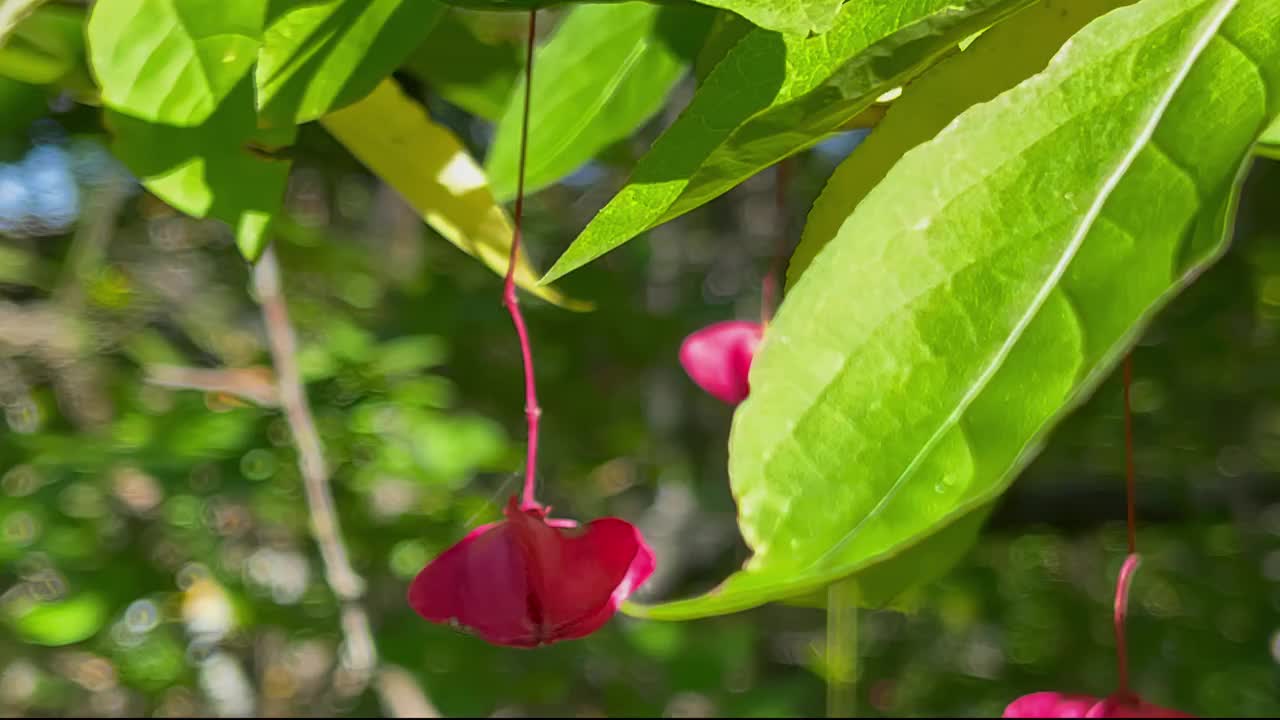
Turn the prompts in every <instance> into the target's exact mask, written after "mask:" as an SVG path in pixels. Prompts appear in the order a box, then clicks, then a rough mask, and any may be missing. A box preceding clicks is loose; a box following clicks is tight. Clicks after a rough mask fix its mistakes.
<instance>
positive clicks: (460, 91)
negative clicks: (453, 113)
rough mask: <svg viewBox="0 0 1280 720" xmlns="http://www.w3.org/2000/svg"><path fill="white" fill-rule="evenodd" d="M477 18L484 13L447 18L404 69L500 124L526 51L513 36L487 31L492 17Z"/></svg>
mask: <svg viewBox="0 0 1280 720" xmlns="http://www.w3.org/2000/svg"><path fill="white" fill-rule="evenodd" d="M477 15H482V14H481V13H466V12H465V11H461V10H453V11H451V12H447V13H445V14H444V16H443V17H441V18H440V21H439V22H437V23H436V25H435V28H434V29H432V31H431V34H430V35H428V36H427V39H426V41H424V42H423V43H422V45H421V46H419V48H418V49H417V50H416V51H415V52H414V53H413V55H412V56H410V58H409V60H408V62H407V63H406V64H405V67H406V69H407V70H409V71H410V72H412V73H413V74H415V75H417V76H418V77H419V78H421V79H422V80H424V81H425V82H426V83H427V85H428V86H429V87H430V88H431V91H432V92H434V93H436V94H438V95H440V96H441V97H443V98H444V99H445V100H448V101H449V102H451V103H453V104H454V105H457V106H458V107H460V108H462V109H463V110H466V111H467V112H470V113H473V114H475V115H478V116H480V117H482V118H485V119H488V120H497V119H498V118H499V117H501V116H502V113H503V111H504V110H505V109H506V107H507V99H508V98H510V97H511V91H512V88H514V87H515V84H516V81H517V78H518V77H519V75H520V72H521V71H522V70H524V51H523V50H522V47H521V46H522V43H518V42H514V41H512V39H511V37H510V36H509V34H504V33H492V32H484V30H485V27H486V26H487V25H489V24H492V23H486V22H484V21H488V20H493V19H495V16H494V15H493V14H489V15H486V16H484V17H475V16H477ZM496 17H502V16H496ZM539 66H541V64H540V65H539Z"/></svg>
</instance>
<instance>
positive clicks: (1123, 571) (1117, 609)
mask: <svg viewBox="0 0 1280 720" xmlns="http://www.w3.org/2000/svg"><path fill="white" fill-rule="evenodd" d="M1123 383H1124V460H1125V504H1126V521H1127V523H1128V529H1129V555H1128V557H1126V558H1125V559H1124V565H1122V566H1121V567H1120V577H1119V578H1117V579H1116V599H1115V605H1114V607H1113V610H1114V616H1113V618H1114V622H1115V631H1116V668H1117V676H1118V683H1117V684H1118V686H1119V688H1118V690H1117V694H1118V695H1122V696H1125V695H1128V694H1129V649H1128V644H1127V643H1126V642H1125V635H1124V621H1125V615H1126V614H1127V612H1128V608H1129V586H1130V585H1131V584H1132V583H1133V573H1134V572H1135V571H1136V570H1137V569H1138V563H1139V558H1138V516H1137V510H1136V509H1135V505H1136V501H1135V496H1136V494H1137V492H1136V486H1137V482H1136V476H1137V471H1136V469H1135V468H1134V461H1133V409H1132V407H1131V403H1130V392H1129V386H1130V385H1131V384H1132V383H1133V356H1132V355H1126V356H1125V358H1124V377H1123Z"/></svg>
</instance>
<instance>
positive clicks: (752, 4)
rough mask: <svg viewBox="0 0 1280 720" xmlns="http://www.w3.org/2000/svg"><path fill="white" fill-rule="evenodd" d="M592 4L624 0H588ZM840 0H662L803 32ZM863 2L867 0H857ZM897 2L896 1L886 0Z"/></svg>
mask: <svg viewBox="0 0 1280 720" xmlns="http://www.w3.org/2000/svg"><path fill="white" fill-rule="evenodd" d="M444 1H445V2H447V3H449V4H450V5H457V6H459V7H467V8H475V9H479V10H529V9H532V8H542V7H549V6H552V5H563V4H565V3H567V2H576V1H580V0H444ZM589 1H591V2H595V3H616V2H627V0H589ZM843 1H844V0H665V2H667V3H670V4H675V5H684V4H689V3H690V2H698V3H701V4H703V5H709V6H711V7H717V8H721V9H724V10H729V11H732V12H735V13H738V14H739V15H741V16H742V17H744V18H746V19H748V20H750V21H751V22H753V23H755V24H756V25H759V26H760V27H762V28H765V29H767V30H777V31H779V32H784V33H794V34H798V35H807V34H809V33H810V32H816V33H823V32H826V31H827V30H829V29H831V25H832V23H833V22H834V21H835V17H836V13H837V12H838V11H839V9H840V3H842V2H843ZM861 1H862V2H866V1H867V0H861ZM890 1H893V2H897V0H890Z"/></svg>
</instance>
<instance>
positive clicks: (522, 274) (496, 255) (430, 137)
mask: <svg viewBox="0 0 1280 720" xmlns="http://www.w3.org/2000/svg"><path fill="white" fill-rule="evenodd" d="M321 123H322V124H323V125H324V127H325V129H326V130H328V131H329V134H330V135H333V137H334V138H336V139H337V140H338V142H340V143H342V144H343V145H345V146H346V148H347V150H349V151H350V152H351V154H352V155H354V156H355V157H356V159H358V160H359V161H360V162H362V163H364V165H365V167H367V168H369V170H370V171H372V172H373V173H375V174H376V175H377V176H378V177H380V178H382V180H383V181H385V182H386V183H387V184H389V185H390V186H391V187H393V188H395V189H396V191H397V192H399V193H400V194H401V195H402V196H404V199H405V201H406V202H408V203H409V204H410V205H412V206H413V207H414V209H416V210H417V211H418V212H420V213H422V217H423V219H425V220H426V221H427V224H428V225H430V226H431V227H432V228H434V229H435V231H436V232H438V233H440V234H441V235H442V236H444V238H445V239H446V240H448V241H449V242H451V243H453V244H454V245H457V246H458V247H459V248H460V249H462V250H463V251H464V252H466V253H467V254H469V255H471V256H472V257H475V258H478V259H479V260H480V261H482V262H483V263H484V264H485V265H488V266H489V267H490V268H492V269H493V271H494V272H496V273H498V274H499V275H505V274H506V272H507V263H508V255H509V254H510V252H511V233H512V230H511V221H510V220H509V219H508V217H507V213H506V211H505V210H503V209H502V206H501V205H499V204H498V203H497V201H495V200H494V198H493V193H492V192H490V190H489V185H488V182H487V181H486V180H485V176H484V171H483V170H482V169H481V168H480V166H479V165H477V164H476V162H475V160H474V159H472V157H471V156H470V155H468V154H467V151H466V148H464V147H463V146H462V143H461V142H459V141H458V138H457V137H455V136H454V135H453V133H451V132H449V130H448V129H446V128H445V127H444V126H442V125H439V124H437V123H435V122H432V120H431V118H430V117H428V116H427V113H426V110H425V109H424V108H423V107H422V106H421V105H419V104H418V103H416V102H414V101H413V100H412V99H410V98H409V97H408V96H407V95H405V94H404V92H403V91H402V90H401V89H400V87H399V86H398V85H397V84H396V83H395V81H393V80H383V81H382V83H381V84H380V85H378V87H377V89H375V90H374V91H373V93H372V94H370V95H369V96H368V97H366V98H365V99H363V100H361V101H359V102H357V103H355V104H354V105H350V106H348V107H346V108H343V109H342V110H339V111H337V112H335V113H332V114H330V115H326V116H325V117H324V118H322V119H321ZM516 283H517V284H519V285H520V287H522V288H525V289H527V290H529V291H530V292H532V293H534V294H535V295H537V296H538V297H541V298H542V299H544V300H547V301H548V302H552V303H555V304H557V305H560V306H562V307H567V308H570V309H578V310H581V309H586V308H588V307H590V306H589V305H586V304H584V303H580V302H577V301H574V300H571V299H569V298H566V297H565V296H564V295H562V294H560V292H559V291H557V290H554V289H552V288H549V287H543V286H539V285H538V281H537V274H536V273H535V272H534V270H533V266H532V265H531V264H530V263H529V259H528V255H527V253H525V252H524V250H523V248H522V249H521V254H520V261H519V264H518V265H517V267H516Z"/></svg>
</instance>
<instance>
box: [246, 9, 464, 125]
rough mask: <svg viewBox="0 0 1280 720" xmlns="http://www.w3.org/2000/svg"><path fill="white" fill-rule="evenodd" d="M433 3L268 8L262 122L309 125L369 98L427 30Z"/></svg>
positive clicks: (260, 86)
mask: <svg viewBox="0 0 1280 720" xmlns="http://www.w3.org/2000/svg"><path fill="white" fill-rule="evenodd" d="M443 11H444V6H443V5H441V4H439V3H437V2H435V1H434V0H327V1H326V2H320V3H317V2H314V1H312V0H280V1H277V2H272V4H271V6H270V9H269V10H268V13H269V15H270V17H269V20H268V24H267V29H266V32H265V33H264V34H263V37H262V50H261V52H260V54H259V59H258V66H257V70H256V75H255V78H256V85H257V103H258V108H259V112H260V113H261V114H262V116H263V118H264V119H266V120H267V121H269V122H273V123H276V124H282V125H289V124H295V123H303V122H307V121H308V120H315V119H317V118H319V117H321V116H322V115H325V114H326V113H329V112H331V111H333V110H336V109H338V108H340V107H343V106H345V105H349V104H351V103H352V102H355V101H356V100H359V99H360V98H362V97H364V96H365V95H368V94H369V93H370V92H371V91H372V90H373V88H374V87H375V86H376V85H377V84H378V82H379V81H380V80H382V78H384V77H386V76H387V75H388V74H390V73H391V71H392V70H395V69H396V68H397V67H399V66H400V64H401V63H402V62H404V60H405V58H406V57H408V55H409V53H411V52H412V51H413V50H414V48H416V47H418V46H419V45H420V44H421V43H422V40H423V38H425V37H426V36H427V34H428V33H429V32H430V31H431V28H432V26H433V25H434V24H435V22H436V20H438V19H439V17H440V15H441V13H442V12H443Z"/></svg>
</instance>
